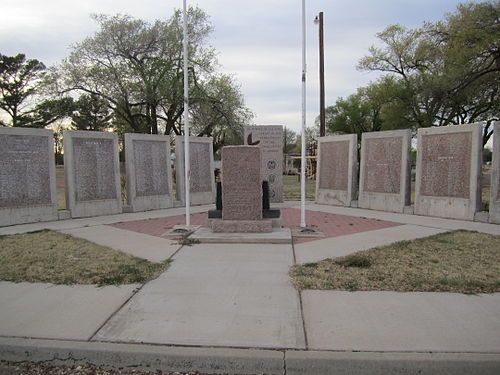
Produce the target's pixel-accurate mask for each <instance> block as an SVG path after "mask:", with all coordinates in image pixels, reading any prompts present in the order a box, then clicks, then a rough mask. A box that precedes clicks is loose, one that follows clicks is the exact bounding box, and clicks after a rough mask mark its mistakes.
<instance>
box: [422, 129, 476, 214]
mask: <svg viewBox="0 0 500 375" xmlns="http://www.w3.org/2000/svg"><path fill="white" fill-rule="evenodd" d="M481 135H482V125H481V124H480V123H476V124H467V125H452V126H444V127H432V128H421V129H418V148H417V175H416V186H415V213H416V214H417V215H427V216H438V217H447V218H453V219H466V220H474V215H475V213H476V212H477V211H478V210H479V207H480V205H481V194H480V193H481V184H480V176H481V161H482V157H481Z"/></svg>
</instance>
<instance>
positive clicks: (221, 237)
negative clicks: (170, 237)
mask: <svg viewBox="0 0 500 375" xmlns="http://www.w3.org/2000/svg"><path fill="white" fill-rule="evenodd" d="M189 238H190V239H192V240H196V241H199V242H201V243H240V244H241V243H245V244H252V243H256V244H291V243H292V233H291V231H290V228H273V231H272V232H270V233H215V232H213V231H212V230H211V229H210V228H205V227H201V228H200V229H198V230H197V231H195V232H194V233H193V234H191V235H190V236H189Z"/></svg>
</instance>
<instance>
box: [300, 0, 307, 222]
mask: <svg viewBox="0 0 500 375" xmlns="http://www.w3.org/2000/svg"><path fill="white" fill-rule="evenodd" d="M301 134H302V135H301V146H302V148H301V158H300V226H301V227H303V228H304V227H305V226H306V2H305V0H302V133H301Z"/></svg>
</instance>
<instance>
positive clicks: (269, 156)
mask: <svg viewBox="0 0 500 375" xmlns="http://www.w3.org/2000/svg"><path fill="white" fill-rule="evenodd" d="M244 135H245V137H244V139H245V145H249V146H258V147H259V148H260V150H261V157H262V159H261V179H262V180H265V181H268V183H269V199H270V202H271V203H280V202H283V126H281V125H256V126H245V134H244Z"/></svg>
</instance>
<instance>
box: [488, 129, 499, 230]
mask: <svg viewBox="0 0 500 375" xmlns="http://www.w3.org/2000/svg"><path fill="white" fill-rule="evenodd" d="M492 157H493V159H492V164H491V190H490V222H491V223H495V224H500V121H495V122H494V123H493V155H492Z"/></svg>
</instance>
